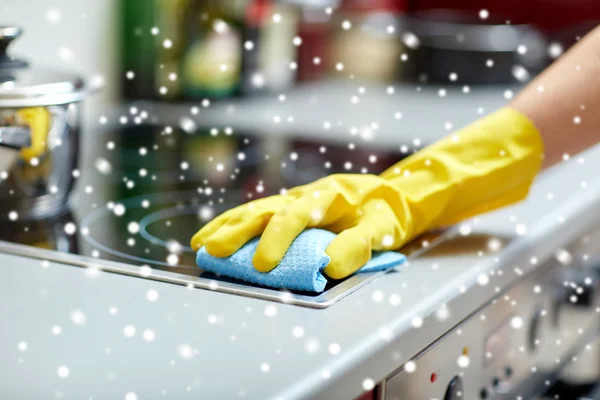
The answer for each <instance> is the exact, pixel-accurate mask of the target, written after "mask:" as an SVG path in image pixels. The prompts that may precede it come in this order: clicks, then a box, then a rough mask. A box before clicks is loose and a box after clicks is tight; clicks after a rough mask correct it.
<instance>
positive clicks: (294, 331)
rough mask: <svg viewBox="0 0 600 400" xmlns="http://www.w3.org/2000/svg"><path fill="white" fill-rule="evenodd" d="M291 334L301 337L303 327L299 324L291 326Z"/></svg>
mask: <svg viewBox="0 0 600 400" xmlns="http://www.w3.org/2000/svg"><path fill="white" fill-rule="evenodd" d="M292 336H293V337H296V338H301V337H302V336H304V328H303V327H301V326H295V327H293V328H292Z"/></svg>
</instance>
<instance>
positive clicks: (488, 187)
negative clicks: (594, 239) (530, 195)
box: [191, 108, 543, 279]
mask: <svg viewBox="0 0 600 400" xmlns="http://www.w3.org/2000/svg"><path fill="white" fill-rule="evenodd" d="M542 153H543V145H542V140H541V137H540V135H539V132H538V131H537V129H536V128H535V127H534V125H533V124H532V123H531V122H530V121H529V120H528V119H527V118H526V117H525V116H523V115H522V114H520V113H519V112H517V111H515V110H512V109H508V108H504V109H501V110H499V111H497V112H495V113H494V114H491V115H489V116H487V117H485V118H483V119H481V120H479V121H477V122H475V123H473V124H471V125H469V126H467V127H466V128H464V129H462V130H460V131H458V132H456V133H454V134H453V135H451V136H449V137H447V138H445V139H443V140H441V141H439V142H436V143H435V144H433V145H431V146H429V147H427V148H425V149H423V150H421V151H420V152H418V153H415V154H413V155H411V156H410V157H407V158H406V159H404V160H402V161H400V162H399V163H397V164H396V165H394V166H393V167H392V168H390V169H388V170H387V171H385V172H384V173H383V174H382V175H381V176H376V175H359V174H336V175H331V176H328V177H325V178H322V179H319V180H317V181H315V182H313V183H310V184H308V185H304V186H300V187H296V188H293V189H291V190H289V192H288V193H287V194H286V195H277V196H272V197H267V198H264V199H259V200H255V201H252V202H249V203H247V204H244V205H242V206H240V207H237V208H234V209H231V210H229V211H227V212H225V213H224V214H222V215H220V216H219V217H217V218H215V219H214V220H212V221H211V222H209V223H208V224H207V225H205V226H204V227H203V228H202V229H200V231H198V233H196V234H195V235H194V237H193V238H192V241H191V245H192V248H193V249H194V250H197V249H199V248H200V247H201V246H202V245H204V246H206V250H207V251H208V253H209V254H211V255H213V256H215V257H227V256H229V255H231V254H233V253H234V252H235V251H237V250H238V249H239V248H240V247H241V246H243V245H244V243H246V242H247V241H248V240H250V239H252V238H253V237H256V236H259V235H261V234H262V236H261V239H260V241H259V244H258V248H257V250H256V253H255V255H254V259H253V264H254V267H255V268H256V269H257V270H259V271H263V272H267V271H270V270H271V269H273V268H274V267H275V266H276V265H277V264H278V263H279V261H280V260H281V258H282V257H283V255H284V254H285V252H286V250H287V249H288V247H289V246H290V244H291V242H292V241H293V240H294V238H295V237H296V236H298V234H300V232H302V230H304V229H305V228H308V227H319V228H323V229H327V230H330V231H332V232H335V233H338V235H337V237H336V238H335V239H334V240H333V241H332V242H331V243H330V244H329V246H328V247H327V249H326V253H327V255H329V257H330V258H331V262H330V263H329V265H328V266H327V267H326V268H325V273H326V274H327V275H328V276H329V277H331V278H334V279H341V278H344V277H346V276H348V275H350V274H352V273H354V272H355V271H356V270H357V269H359V268H360V267H361V266H363V265H364V264H365V263H366V262H367V261H368V260H369V259H370V257H371V251H373V250H389V249H398V248H400V247H401V246H402V245H404V244H405V243H406V242H408V241H409V240H410V239H412V238H414V237H415V236H417V235H419V234H421V233H423V232H424V231H426V230H428V229H431V228H433V227H438V226H443V225H448V224H452V223H455V222H457V221H460V220H461V219H464V218H467V217H470V216H473V215H476V214H478V213H481V212H484V211H489V210H492V209H495V208H498V207H502V206H505V205H507V204H510V203H513V202H515V201H519V200H521V199H523V198H524V197H525V196H526V195H527V192H528V189H529V186H530V185H531V182H532V181H533V179H534V177H535V175H536V174H537V173H538V171H539V170H540V166H541V162H542Z"/></svg>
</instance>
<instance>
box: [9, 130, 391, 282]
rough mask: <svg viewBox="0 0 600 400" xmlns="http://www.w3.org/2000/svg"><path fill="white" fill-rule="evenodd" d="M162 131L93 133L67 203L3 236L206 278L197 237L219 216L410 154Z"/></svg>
mask: <svg viewBox="0 0 600 400" xmlns="http://www.w3.org/2000/svg"><path fill="white" fill-rule="evenodd" d="M214 129H215V128H207V129H199V130H197V131H196V132H194V133H193V134H189V133H187V132H185V131H183V130H180V129H177V128H169V127H159V126H149V125H145V126H144V125H142V126H129V127H122V128H118V129H104V130H98V131H96V132H90V134H88V135H87V136H86V137H85V138H84V146H83V150H82V153H81V155H82V157H81V162H80V171H81V175H80V177H79V178H78V179H77V180H78V182H77V184H76V190H75V191H74V194H73V196H72V198H71V201H70V202H69V206H68V207H67V208H65V210H64V211H63V212H62V213H61V214H59V215H54V216H48V217H47V218H44V219H42V220H37V221H24V220H17V221H3V225H4V228H3V229H2V230H1V232H0V239H1V240H6V241H10V242H15V243H20V244H26V245H30V246H34V247H39V248H46V249H52V250H58V251H62V252H67V253H73V254H80V255H85V256H91V257H95V258H99V259H103V260H111V261H119V262H124V263H128V264H133V265H138V266H141V265H148V266H150V267H152V268H158V269H163V270H169V271H173V272H178V273H182V274H188V275H193V276H199V275H200V274H201V273H202V271H201V270H200V269H199V268H198V267H197V266H196V265H195V262H194V259H195V257H194V253H193V252H192V250H191V248H190V247H189V241H190V238H191V237H192V235H193V234H194V233H195V232H196V231H197V230H198V229H199V228H200V227H201V226H202V225H203V224H204V223H206V222H207V221H208V220H210V219H211V218H212V217H213V216H215V215H218V214H219V213H221V212H223V211H225V210H227V209H229V208H231V207H234V206H237V205H240V204H242V203H244V202H246V201H249V200H251V199H254V198H259V197H263V196H266V195H270V194H275V193H278V192H279V191H280V190H281V189H282V188H289V187H292V186H296V185H300V184H304V183H308V182H311V181H313V180H315V179H317V178H320V177H323V176H326V175H329V174H331V173H335V172H353V173H360V172H365V171H367V172H373V173H378V172H380V171H382V170H383V169H385V168H386V167H387V166H389V165H391V164H393V163H394V162H396V161H398V160H399V159H400V158H401V156H402V154H401V153H400V152H399V151H398V150H397V149H392V150H391V151H390V152H381V151H374V150H371V149H368V148H361V146H360V144H358V145H357V144H350V143H352V142H353V139H356V138H353V137H350V135H349V137H348V142H347V143H342V144H336V145H331V144H329V145H327V144H323V143H315V142H307V141H306V140H296V139H295V138H294V137H290V136H286V137H282V136H281V137H280V136H277V135H271V136H269V139H267V138H266V136H264V135H261V133H260V132H248V133H242V132H232V131H231V130H230V129H226V128H221V129H217V130H216V131H215V130H214Z"/></svg>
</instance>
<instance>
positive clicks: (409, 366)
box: [404, 360, 417, 374]
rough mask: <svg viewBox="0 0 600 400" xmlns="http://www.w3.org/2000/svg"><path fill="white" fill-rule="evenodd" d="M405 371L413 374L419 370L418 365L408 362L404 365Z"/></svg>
mask: <svg viewBox="0 0 600 400" xmlns="http://www.w3.org/2000/svg"><path fill="white" fill-rule="evenodd" d="M404 370H405V371H406V372H407V373H409V374H412V373H413V372H415V371H416V370H417V363H415V362H414V361H412V360H411V361H407V362H406V364H404Z"/></svg>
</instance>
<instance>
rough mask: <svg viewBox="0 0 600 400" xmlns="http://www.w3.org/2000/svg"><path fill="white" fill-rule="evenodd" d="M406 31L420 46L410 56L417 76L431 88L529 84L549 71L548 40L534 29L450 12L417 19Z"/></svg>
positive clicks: (429, 13)
mask: <svg viewBox="0 0 600 400" xmlns="http://www.w3.org/2000/svg"><path fill="white" fill-rule="evenodd" d="M407 25H408V30H409V31H411V32H413V33H414V34H415V35H416V37H417V38H418V39H419V42H420V43H419V45H418V46H416V48H415V49H413V50H411V52H412V53H413V57H412V58H413V63H414V65H413V68H414V69H415V71H413V72H412V74H413V75H417V76H419V77H420V78H421V79H423V78H426V80H427V81H428V82H432V83H433V82H435V83H448V82H450V83H452V82H453V81H454V80H456V82H457V83H460V84H507V83H515V82H525V81H527V80H529V78H530V77H531V76H532V75H535V74H536V73H538V72H539V71H541V70H542V69H543V68H544V67H545V66H546V61H547V60H546V49H547V43H546V40H545V38H544V37H543V35H542V34H541V33H539V32H538V31H537V30H536V29H534V28H533V27H532V26H530V25H524V24H521V25H519V24H517V25H513V24H507V23H505V22H504V21H498V20H493V19H487V20H485V21H483V20H481V19H474V18H473V17H472V16H470V15H466V14H464V13H461V12H454V11H448V10H428V11H422V12H419V13H415V14H414V15H413V16H411V18H410V19H409V20H408V22H407ZM451 75H454V76H455V78H453V79H452V78H450V77H451ZM413 78H414V76H413Z"/></svg>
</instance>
